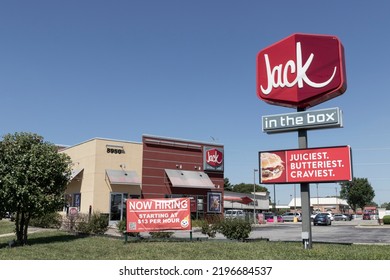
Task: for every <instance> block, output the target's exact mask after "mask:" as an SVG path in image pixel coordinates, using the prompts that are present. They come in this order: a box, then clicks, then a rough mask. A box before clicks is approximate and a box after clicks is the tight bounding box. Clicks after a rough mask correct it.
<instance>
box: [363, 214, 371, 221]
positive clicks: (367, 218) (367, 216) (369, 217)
mask: <svg viewBox="0 0 390 280" xmlns="http://www.w3.org/2000/svg"><path fill="white" fill-rule="evenodd" d="M363 220H371V215H370V213H364V214H363Z"/></svg>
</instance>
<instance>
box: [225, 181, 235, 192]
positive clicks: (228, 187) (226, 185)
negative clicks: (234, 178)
mask: <svg viewBox="0 0 390 280" xmlns="http://www.w3.org/2000/svg"><path fill="white" fill-rule="evenodd" d="M223 188H224V190H225V191H232V190H233V185H232V184H230V181H229V179H228V178H225V179H224V186H223Z"/></svg>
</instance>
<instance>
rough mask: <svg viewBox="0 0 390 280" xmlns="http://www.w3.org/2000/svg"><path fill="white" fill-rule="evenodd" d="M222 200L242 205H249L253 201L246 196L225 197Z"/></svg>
mask: <svg viewBox="0 0 390 280" xmlns="http://www.w3.org/2000/svg"><path fill="white" fill-rule="evenodd" d="M223 200H225V201H231V202H239V203H243V204H249V203H251V202H252V201H253V199H252V198H250V197H248V196H225V197H224V198H223Z"/></svg>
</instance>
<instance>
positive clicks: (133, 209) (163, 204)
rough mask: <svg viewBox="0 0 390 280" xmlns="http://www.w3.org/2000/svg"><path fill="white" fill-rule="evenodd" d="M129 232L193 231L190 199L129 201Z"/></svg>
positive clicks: (127, 203) (127, 202)
mask: <svg viewBox="0 0 390 280" xmlns="http://www.w3.org/2000/svg"><path fill="white" fill-rule="evenodd" d="M126 205H127V223H126V224H127V227H126V228H127V232H145V231H147V232H149V231H160V230H191V213H190V199H189V198H171V199H169V198H165V199H128V200H127V201H126Z"/></svg>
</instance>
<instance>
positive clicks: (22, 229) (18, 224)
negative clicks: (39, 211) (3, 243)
mask: <svg viewBox="0 0 390 280" xmlns="http://www.w3.org/2000/svg"><path fill="white" fill-rule="evenodd" d="M26 216H27V217H26ZM29 221H30V218H29V215H28V214H27V213H24V212H22V213H20V212H17V214H16V220H15V229H16V244H17V245H20V246H24V245H26V244H27V234H28V232H27V231H28V224H29Z"/></svg>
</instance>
